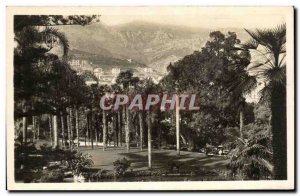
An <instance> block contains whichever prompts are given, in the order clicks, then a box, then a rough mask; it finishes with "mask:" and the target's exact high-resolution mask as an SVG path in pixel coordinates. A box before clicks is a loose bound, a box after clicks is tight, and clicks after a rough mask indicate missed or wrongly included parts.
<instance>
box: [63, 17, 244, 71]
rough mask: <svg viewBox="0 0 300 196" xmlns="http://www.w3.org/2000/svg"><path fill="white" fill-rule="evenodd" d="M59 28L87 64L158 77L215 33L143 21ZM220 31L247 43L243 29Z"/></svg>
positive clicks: (209, 30)
mask: <svg viewBox="0 0 300 196" xmlns="http://www.w3.org/2000/svg"><path fill="white" fill-rule="evenodd" d="M59 28H60V29H61V31H63V32H65V34H66V35H67V37H68V39H69V41H70V46H71V50H72V51H73V52H74V54H75V53H76V51H77V52H78V51H80V52H79V53H87V54H89V55H88V57H89V58H91V59H90V60H92V61H93V62H95V63H99V64H110V63H112V64H118V65H122V66H127V65H128V66H133V67H134V66H135V65H137V66H138V65H141V64H145V65H146V66H149V67H152V68H153V69H155V70H157V71H158V72H160V73H165V72H166V67H167V65H168V64H169V63H170V62H169V61H172V62H173V61H176V60H178V59H180V58H182V57H184V56H186V55H188V54H191V53H193V51H195V50H200V49H201V47H202V46H203V45H204V44H205V42H206V41H207V40H208V37H209V33H210V32H211V31H214V30H215V29H204V28H190V27H184V26H172V25H162V24H155V23H148V22H142V21H136V22H131V23H127V24H122V25H117V26H107V25H104V24H101V23H100V24H92V25H87V26H84V27H82V26H63V27H59ZM221 31H222V32H224V33H226V32H228V31H233V32H236V33H237V34H238V37H239V38H240V39H241V40H242V41H245V40H247V39H248V37H247V34H246V33H245V31H244V30H243V29H221ZM91 54H92V55H91ZM126 59H133V62H134V63H133V64H128V63H126ZM138 62H140V63H138Z"/></svg>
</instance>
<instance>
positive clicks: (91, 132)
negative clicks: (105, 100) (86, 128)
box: [90, 108, 94, 149]
mask: <svg viewBox="0 0 300 196" xmlns="http://www.w3.org/2000/svg"><path fill="white" fill-rule="evenodd" d="M93 122H94V113H93V109H92V108H91V120H90V138H91V146H92V149H94V126H93Z"/></svg>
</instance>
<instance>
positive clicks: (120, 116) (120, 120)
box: [118, 110, 123, 146]
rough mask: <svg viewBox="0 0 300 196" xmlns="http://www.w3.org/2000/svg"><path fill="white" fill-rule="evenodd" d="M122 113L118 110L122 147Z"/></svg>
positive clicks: (119, 136) (119, 137)
mask: <svg viewBox="0 0 300 196" xmlns="http://www.w3.org/2000/svg"><path fill="white" fill-rule="evenodd" d="M122 129H123V128H122V112H121V111H120V110H118V133H119V135H118V140H119V142H118V143H119V145H120V146H122Z"/></svg>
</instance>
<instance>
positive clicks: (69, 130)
mask: <svg viewBox="0 0 300 196" xmlns="http://www.w3.org/2000/svg"><path fill="white" fill-rule="evenodd" d="M67 129H68V143H69V148H71V128H70V115H69V114H68V115H67Z"/></svg>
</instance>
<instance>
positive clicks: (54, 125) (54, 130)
mask: <svg viewBox="0 0 300 196" xmlns="http://www.w3.org/2000/svg"><path fill="white" fill-rule="evenodd" d="M52 122H53V146H52V147H53V148H57V147H58V134H57V115H56V114H55V115H53V121H52Z"/></svg>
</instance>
